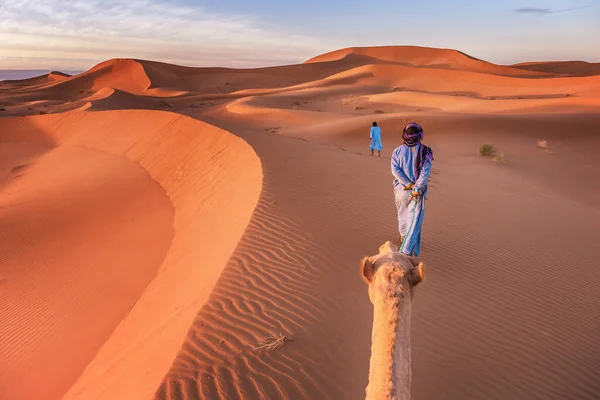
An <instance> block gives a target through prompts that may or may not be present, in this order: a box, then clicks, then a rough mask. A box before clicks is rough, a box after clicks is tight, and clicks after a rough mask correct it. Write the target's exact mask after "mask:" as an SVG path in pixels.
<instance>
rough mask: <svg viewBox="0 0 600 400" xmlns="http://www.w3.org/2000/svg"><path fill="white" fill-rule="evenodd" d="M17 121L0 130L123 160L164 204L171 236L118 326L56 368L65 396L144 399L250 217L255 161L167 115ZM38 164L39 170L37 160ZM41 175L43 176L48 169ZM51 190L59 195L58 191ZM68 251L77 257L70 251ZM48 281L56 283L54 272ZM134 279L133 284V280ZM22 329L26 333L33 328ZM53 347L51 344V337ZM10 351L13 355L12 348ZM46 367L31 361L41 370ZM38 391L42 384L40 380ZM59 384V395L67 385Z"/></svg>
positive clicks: (246, 151) (233, 142) (218, 133)
mask: <svg viewBox="0 0 600 400" xmlns="http://www.w3.org/2000/svg"><path fill="white" fill-rule="evenodd" d="M26 121H27V124H23V123H22V122H23V121H22V120H19V121H15V119H0V131H1V132H7V131H8V130H10V131H11V136H12V137H15V138H17V141H35V140H37V139H36V137H37V136H36V135H40V133H43V135H42V136H45V137H49V139H50V141H49V143H53V144H54V145H56V146H58V150H56V151H63V150H61V149H65V150H66V149H71V148H73V146H77V147H83V148H92V149H94V150H96V151H100V152H103V153H109V154H115V155H119V156H121V157H125V158H126V159H129V160H131V161H134V162H135V163H139V165H141V166H142V167H143V168H144V169H145V170H146V171H147V172H148V173H149V174H150V176H151V177H152V179H153V180H154V181H156V182H158V183H159V184H160V185H161V186H162V188H163V189H164V190H165V191H166V195H167V196H168V198H169V199H170V202H171V203H172V205H173V208H174V222H173V224H172V227H173V228H172V229H174V236H173V239H172V243H171V244H170V246H167V249H168V251H167V249H165V251H167V252H166V255H165V259H164V262H160V263H159V265H157V266H156V268H157V272H156V276H154V277H150V279H149V280H148V282H147V286H146V287H145V288H144V289H143V294H141V295H137V296H136V298H135V302H134V303H135V304H133V303H130V304H129V307H131V310H127V311H128V313H126V318H124V319H123V320H117V321H116V322H120V323H119V325H118V326H114V327H112V328H111V330H110V332H109V333H110V336H109V337H106V338H104V339H103V341H102V342H103V343H100V344H102V346H101V348H99V349H98V352H97V354H96V352H94V353H93V354H91V355H90V357H93V358H90V359H88V360H86V361H85V363H84V364H83V365H81V366H80V367H79V368H81V369H79V368H76V367H72V368H65V369H58V370H57V372H60V373H61V374H62V375H63V376H66V377H67V378H68V379H71V384H72V385H73V386H72V387H71V388H70V390H69V391H68V393H67V394H66V395H65V397H64V398H65V399H70V398H86V399H89V398H147V396H149V395H150V394H151V393H153V392H154V390H156V387H158V385H159V384H160V381H161V379H162V377H163V376H164V374H165V373H166V371H167V370H168V368H169V367H170V365H171V362H172V360H173V358H174V357H175V354H176V353H177V351H178V350H179V347H180V345H181V342H182V340H183V338H184V337H185V334H186V332H187V330H188V328H189V326H190V325H191V321H192V319H193V318H194V316H195V315H196V313H197V311H198V310H199V308H200V307H201V306H202V304H203V303H204V302H205V301H206V299H207V298H208V295H209V294H210V290H211V288H212V286H213V285H214V283H215V281H216V279H217V278H218V276H219V274H220V271H221V270H222V268H223V267H224V265H225V263H226V261H227V259H228V258H229V256H230V254H231V252H232V251H233V249H234V247H235V245H236V243H237V241H238V239H239V236H241V234H242V232H243V230H244V229H245V227H246V224H247V223H248V221H249V219H250V216H251V214H252V211H253V209H254V205H255V204H256V201H257V199H258V195H259V193H260V188H261V179H262V173H261V167H260V161H259V160H258V158H257V157H256V155H255V154H254V152H253V151H252V150H251V148H250V147H249V146H248V145H247V144H245V143H244V142H243V141H242V140H240V139H238V138H236V137H234V136H232V135H230V134H228V133H226V132H224V131H222V130H220V129H217V128H214V127H211V126H210V125H207V124H204V123H201V122H198V121H194V120H192V119H190V118H187V117H183V116H178V115H176V114H171V113H165V112H149V111H137V112H136V111H109V112H95V113H67V114H62V115H49V116H38V117H28V118H27V120H26ZM25 127H28V128H25ZM24 129H26V130H27V132H24V133H23V134H19V133H20V132H19V130H21V131H23V130H24ZM38 132H39V133H38ZM49 154H52V151H51V153H49ZM57 156H58V154H57ZM240 162H241V163H243V164H244V168H243V169H239V168H238V167H239V163H240ZM34 167H35V166H34ZM39 168H43V167H42V164H41V163H40V166H39ZM46 172H47V173H49V174H51V171H46ZM33 176H34V174H32V177H33ZM26 177H28V176H27V175H26V176H25V177H24V178H26ZM24 178H21V179H24ZM32 179H33V178H32ZM40 179H41V178H40ZM44 179H46V180H48V182H49V183H50V182H52V180H51V179H49V178H44ZM53 190H56V191H58V192H59V193H60V191H61V189H60V188H54V189H53ZM107 190H109V189H107ZM4 193H6V192H4ZM109 193H110V191H109ZM140 210H143V209H140ZM150 215H153V214H152V213H150ZM133 221H134V222H132V223H133V224H134V225H138V228H140V229H145V230H146V231H147V232H148V233H151V232H152V231H153V230H152V228H150V227H147V228H143V226H142V225H139V224H141V223H142V221H144V219H143V218H142V219H139V218H134V220H133ZM5 223H6V222H5ZM169 225H170V224H169ZM96 226H98V225H96ZM155 228H156V229H158V231H157V232H161V231H164V229H159V228H158V226H156V227H155ZM125 239H127V238H123V240H125ZM155 247H156V246H155ZM73 251H75V254H78V253H77V251H78V250H77V249H74V250H73ZM82 256H85V254H82ZM143 265H147V263H146V264H143ZM150 265H151V264H150ZM80 269H81V270H80V271H79V273H81V274H83V276H84V277H85V276H87V279H94V278H93V277H92V275H86V274H89V273H92V272H93V270H87V269H86V268H85V267H83V266H81V265H80ZM121 272H122V271H121ZM122 273H123V272H122ZM125 273H126V274H127V272H125ZM129 274H131V275H126V276H129V277H130V278H133V279H138V278H140V277H139V276H138V275H139V274H137V273H134V272H133V271H129ZM48 279H60V276H54V277H52V276H50V277H49V278H48ZM138 282H143V280H141V279H138ZM7 284H8V285H10V280H9V281H8V282H3V285H7ZM119 285H120V284H119V283H115V285H114V286H115V288H118V287H119ZM9 287H10V286H9ZM102 293H103V292H102ZM15 295H16V294H15ZM98 296H100V297H101V294H98V295H97V297H98ZM98 300H101V299H98ZM3 301H4V302H7V301H10V297H4V296H3ZM50 304H52V303H50ZM42 308H43V307H42ZM3 309H10V308H5V307H3ZM24 315H25V316H26V314H24ZM123 317H125V316H123ZM73 324H75V325H73ZM73 324H71V325H72V326H73V328H72V329H73V332H76V331H77V325H76V320H74V322H73ZM41 326H43V325H41ZM41 326H40V327H41ZM32 329H34V331H33V332H34V333H35V332H36V331H35V329H36V328H35V326H34V327H32ZM69 329H71V328H69ZM113 329H114V331H113ZM59 332H60V331H59ZM39 333H41V332H39ZM13 340H15V338H13V337H12V336H10V337H7V336H5V335H3V336H2V346H1V347H2V348H3V349H10V348H13ZM64 345H66V343H64ZM55 347H56V349H57V350H60V342H58V343H55ZM74 349H76V347H74ZM29 351H31V350H29ZM29 351H25V352H24V353H23V354H29ZM13 356H14V357H17V359H18V357H19V355H18V354H14V355H13ZM65 358H66V359H67V360H65V362H66V361H68V357H67V356H66V355H65ZM86 365H87V367H86V368H85V371H83V367H85V366H86ZM49 367H50V366H49V365H47V364H39V365H36V368H41V369H48V368H49ZM15 371H18V370H15ZM136 371H137V372H136ZM30 373H31V371H30ZM4 376H6V375H3V377H4ZM52 378H53V375H52V374H47V375H46V378H45V379H48V380H49V382H54V380H53V379H52ZM14 379H16V377H15V378H14ZM36 379H39V378H36ZM75 380H76V382H75ZM23 382H24V383H25V382H26V381H23ZM0 387H1V388H2V389H3V391H2V392H3V393H6V392H5V391H6V390H15V387H14V386H12V387H10V388H8V387H6V386H5V385H2V386H0ZM40 389H41V390H43V385H40ZM63 389H64V390H65V391H66V390H68V389H69V387H68V386H67V387H63ZM24 390H25V389H24ZM57 390H58V389H57ZM10 393H11V392H10V391H9V392H8V394H7V396H8V397H9V398H10V396H11V395H10ZM54 393H57V394H58V392H54ZM144 393H145V394H146V396H144ZM140 396H141V397H140ZM16 398H32V397H16ZM38 398H39V397H38ZM55 398H56V397H55Z"/></svg>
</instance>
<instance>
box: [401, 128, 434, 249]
mask: <svg viewBox="0 0 600 400" xmlns="http://www.w3.org/2000/svg"><path fill="white" fill-rule="evenodd" d="M402 139H403V140H404V144H402V145H401V146H399V147H397V148H396V149H395V150H394V152H393V154H392V165H391V167H392V175H394V197H395V202H396V208H397V209H398V231H399V233H400V243H401V244H400V252H402V253H404V254H407V255H409V256H413V257H418V256H419V254H420V253H421V227H422V226H423V217H424V215H425V198H426V194H427V182H428V180H429V175H430V174H431V163H432V161H433V151H432V150H431V149H430V148H429V147H427V146H425V145H424V144H422V143H421V140H423V128H421V126H419V124H417V123H414V122H413V123H410V124H408V125H406V127H405V128H404V130H403V132H402Z"/></svg>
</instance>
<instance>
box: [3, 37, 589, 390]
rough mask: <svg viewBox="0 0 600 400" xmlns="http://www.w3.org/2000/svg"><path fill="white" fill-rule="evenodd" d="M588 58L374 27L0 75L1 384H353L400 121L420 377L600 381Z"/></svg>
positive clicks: (544, 385) (389, 203)
mask: <svg viewBox="0 0 600 400" xmlns="http://www.w3.org/2000/svg"><path fill="white" fill-rule="evenodd" d="M599 65H600V64H594V63H587V62H583V61H572V62H536V63H522V64H516V65H505V66H503V65H496V64H493V63H489V62H486V61H484V60H480V59H477V58H475V57H472V56H470V55H467V54H465V53H463V52H460V51H457V50H451V49H435V48H424V47H416V46H385V47H369V48H366V47H354V48H347V49H342V50H337V51H333V52H330V53H327V54H323V55H320V56H317V57H315V58H312V59H310V60H308V61H306V62H305V63H302V64H299V65H287V66H280V67H269V68H253V69H231V68H193V67H184V66H178V65H170V64H165V63H160V62H154V61H147V60H134V59H113V60H108V61H106V62H103V63H100V64H98V65H96V66H95V67H93V68H92V69H90V70H89V71H85V72H82V73H78V74H75V75H73V76H70V75H68V74H63V73H58V72H51V73H47V71H38V72H40V73H39V74H34V75H27V76H28V79H24V80H14V79H12V80H8V81H7V80H5V81H2V82H0V239H1V240H0V250H1V251H2V253H1V257H0V360H2V361H3V362H0V399H2V400H4V399H7V400H30V399H44V400H46V399H48V400H54V399H56V400H58V399H64V400H74V399H77V400H88V399H94V400H96V399H103V400H104V399H106V400H114V399H157V400H162V399H165V400H167V399H168V400H176V399H190V400H194V399H210V400H212V399H250V400H254V399H355V398H363V397H364V389H365V386H366V383H367V382H366V380H367V376H368V365H369V351H370V337H371V324H372V313H373V308H372V305H371V304H370V302H369V300H368V295H367V288H366V287H365V286H364V284H363V282H362V281H361V279H360V277H359V274H358V263H359V260H360V259H361V257H363V256H365V255H370V254H373V253H375V252H376V250H377V248H378V247H379V245H381V244H382V243H383V242H384V241H386V240H392V241H395V240H397V236H398V232H397V226H396V210H395V207H394V202H393V193H392V183H391V181H392V176H391V174H390V170H389V156H390V154H391V152H392V150H393V149H394V148H395V147H396V146H398V145H400V144H401V138H400V132H401V129H402V127H403V126H404V125H405V124H406V123H408V122H410V121H417V122H419V123H420V124H422V125H423V127H424V129H425V142H426V143H427V144H428V145H430V146H431V147H432V148H433V151H434V157H435V161H434V165H433V170H432V171H433V172H432V177H431V182H430V191H429V194H428V200H427V214H426V217H425V226H424V230H423V257H422V259H423V261H424V262H425V264H426V265H427V280H426V281H425V283H424V284H423V285H421V286H420V287H419V288H418V290H417V291H416V294H415V299H414V308H413V311H412V312H413V320H412V321H413V322H412V324H413V325H412V334H413V342H412V358H413V365H412V367H413V395H414V397H415V398H419V399H439V398H448V399H470V398H473V399H488V398H490V399H491V398H500V399H513V398H523V399H530V398H543V399H550V400H553V399H557V400H558V399H565V398H568V399H597V398H598V393H600V381H599V380H598V379H597V371H598V370H600V362H599V360H600V343H599V341H598V339H597V337H598V332H599V331H600V320H599V319H598V318H595V316H596V315H598V314H599V313H600V294H599V292H598V290H597V288H598V286H599V285H600V273H599V272H598V268H597V266H598V260H599V259H600V250H599V247H598V246H597V243H596V241H597V240H596V238H597V237H599V236H600V226H599V225H598V223H597V221H599V220H600V208H599V206H598V205H599V204H600V187H599V186H598V185H597V184H596V183H595V182H596V181H597V175H598V172H600V159H599V158H598V151H599V150H600V136H598V132H599V131H600V117H599V115H600V114H599V111H600V67H599ZM373 121H377V122H378V124H379V126H380V127H381V128H382V132H383V146H384V149H383V156H382V157H381V158H378V157H370V156H369V155H368V154H369V149H368V144H367V143H368V132H369V127H370V126H371V124H372V122H373ZM484 143H488V144H492V145H493V146H494V147H495V150H496V153H495V156H494V157H489V158H488V157H480V156H478V149H479V147H480V146H481V145H482V144H484ZM269 339H271V340H275V339H277V340H279V341H280V342H279V343H280V344H281V345H282V346H281V347H279V348H277V349H275V350H273V351H267V350H265V349H264V348H262V347H261V343H264V341H265V340H269ZM557 360H560V362H557Z"/></svg>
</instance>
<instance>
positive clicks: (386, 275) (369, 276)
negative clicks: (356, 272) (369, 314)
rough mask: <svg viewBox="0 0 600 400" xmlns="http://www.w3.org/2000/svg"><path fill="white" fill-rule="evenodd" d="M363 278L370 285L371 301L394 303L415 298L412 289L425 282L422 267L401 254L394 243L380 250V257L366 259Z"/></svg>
mask: <svg viewBox="0 0 600 400" xmlns="http://www.w3.org/2000/svg"><path fill="white" fill-rule="evenodd" d="M361 275H362V277H363V279H364V280H365V282H367V284H368V285H369V298H370V299H371V302H372V303H374V302H375V298H382V299H394V298H404V297H405V296H406V295H407V294H410V296H411V298H412V295H413V288H414V287H415V286H416V285H418V284H419V283H420V282H421V281H422V280H423V277H424V275H423V263H421V262H419V261H418V260H417V259H416V258H415V257H410V256H407V255H406V254H404V253H400V252H399V251H398V247H397V246H395V245H393V244H392V243H391V242H389V241H388V242H385V243H384V244H383V245H381V247H380V248H379V254H377V255H375V256H371V257H365V258H364V259H363V260H362V263H361Z"/></svg>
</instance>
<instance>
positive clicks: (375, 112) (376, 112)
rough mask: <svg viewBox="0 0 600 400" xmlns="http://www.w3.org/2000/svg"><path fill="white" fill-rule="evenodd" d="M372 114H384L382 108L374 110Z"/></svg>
mask: <svg viewBox="0 0 600 400" xmlns="http://www.w3.org/2000/svg"><path fill="white" fill-rule="evenodd" d="M373 114H385V113H384V111H383V110H375V111H373Z"/></svg>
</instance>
